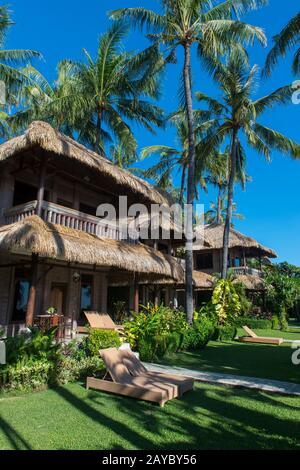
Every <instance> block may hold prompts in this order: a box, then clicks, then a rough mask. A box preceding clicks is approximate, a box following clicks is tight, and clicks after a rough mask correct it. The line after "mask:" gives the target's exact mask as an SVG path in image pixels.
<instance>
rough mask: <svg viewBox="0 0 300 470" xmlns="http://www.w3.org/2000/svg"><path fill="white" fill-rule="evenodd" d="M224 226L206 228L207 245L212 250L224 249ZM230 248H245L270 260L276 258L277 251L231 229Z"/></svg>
mask: <svg viewBox="0 0 300 470" xmlns="http://www.w3.org/2000/svg"><path fill="white" fill-rule="evenodd" d="M223 233H224V224H216V223H213V224H209V225H205V227H204V241H205V244H206V245H208V246H210V247H211V248H212V249H222V248H223ZM229 248H245V249H246V250H247V251H250V252H253V253H257V254H261V256H267V257H269V258H276V257H277V255H276V253H275V251H273V250H271V248H268V247H266V246H263V245H261V244H260V243H258V242H257V241H256V240H254V238H251V237H248V236H246V235H244V234H242V233H241V232H238V231H237V230H235V229H233V228H231V229H230V235H229Z"/></svg>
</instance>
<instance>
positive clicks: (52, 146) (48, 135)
mask: <svg viewBox="0 0 300 470" xmlns="http://www.w3.org/2000/svg"><path fill="white" fill-rule="evenodd" d="M34 146H38V147H40V148H41V149H43V150H45V151H49V152H53V153H54V154H57V155H63V156H65V157H68V158H70V159H74V160H77V161H79V162H80V163H82V164H84V165H86V166H88V167H89V168H90V169H92V170H94V171H95V172H98V173H99V174H102V175H105V176H107V177H109V178H111V179H112V180H113V181H114V182H115V183H117V184H119V185H121V186H124V187H126V188H128V189H130V190H131V191H134V192H136V193H138V194H140V195H142V196H143V197H144V198H145V199H146V200H148V201H149V202H151V203H155V204H166V205H169V204H170V202H171V200H170V199H169V198H168V196H167V195H166V194H162V193H161V192H160V191H159V190H158V189H156V188H154V186H152V185H151V184H149V183H147V182H146V181H144V180H143V179H141V178H138V177H137V176H134V175H132V174H131V173H130V172H129V171H126V170H123V169H121V168H119V167H118V166H116V165H114V164H113V163H111V162H110V161H109V160H107V159H106V158H104V157H101V156H100V155H98V154H97V153H95V152H93V151H91V150H89V149H87V148H86V147H84V146H83V145H81V144H79V143H78V142H76V141H75V140H73V139H71V138H70V137H67V136H66V135H64V134H61V133H60V132H58V131H57V130H55V129H53V127H52V126H51V125H50V124H48V123H46V122H43V121H33V122H32V123H31V124H30V126H29V127H28V130H27V131H26V132H25V134H23V135H21V136H19V137H15V138H13V139H11V140H9V141H7V142H5V143H4V144H2V145H0V161H4V160H6V159H8V158H11V157H13V156H14V155H16V154H18V153H20V152H23V151H25V150H28V149H30V148H32V147H34Z"/></svg>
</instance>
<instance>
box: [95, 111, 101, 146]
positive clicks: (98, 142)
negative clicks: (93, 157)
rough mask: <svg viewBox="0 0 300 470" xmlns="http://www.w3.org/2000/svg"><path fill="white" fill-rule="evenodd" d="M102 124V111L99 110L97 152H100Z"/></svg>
mask: <svg viewBox="0 0 300 470" xmlns="http://www.w3.org/2000/svg"><path fill="white" fill-rule="evenodd" d="M101 126H102V111H101V110H99V111H98V114H97V125H96V127H97V128H96V141H95V147H94V151H95V152H96V153H98V152H99V146H100V142H101Z"/></svg>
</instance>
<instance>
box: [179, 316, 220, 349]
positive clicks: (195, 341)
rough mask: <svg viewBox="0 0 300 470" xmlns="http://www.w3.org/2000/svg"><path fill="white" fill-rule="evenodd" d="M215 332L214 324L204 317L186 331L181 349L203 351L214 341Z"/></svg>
mask: <svg viewBox="0 0 300 470" xmlns="http://www.w3.org/2000/svg"><path fill="white" fill-rule="evenodd" d="M214 330H215V326H214V323H213V322H212V321H211V320H210V319H209V318H207V317H206V316H204V315H202V316H201V317H200V318H199V319H198V320H195V321H194V323H193V325H192V326H190V327H189V328H188V329H187V330H186V331H185V334H184V339H183V342H182V346H181V349H182V350H185V351H195V350H197V349H203V348H204V347H205V346H206V345H207V343H208V342H209V341H210V340H211V339H212V337H213V334H214Z"/></svg>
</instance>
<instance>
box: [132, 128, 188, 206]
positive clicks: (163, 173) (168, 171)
mask: <svg viewBox="0 0 300 470" xmlns="http://www.w3.org/2000/svg"><path fill="white" fill-rule="evenodd" d="M174 125H175V127H176V134H177V142H178V148H174V147H169V146H167V145H151V146H149V147H145V148H144V149H143V150H142V152H141V157H142V158H146V157H148V156H151V157H155V156H157V155H159V161H158V162H157V163H156V164H154V165H152V166H151V167H150V168H148V169H147V170H144V171H143V176H144V177H145V178H149V179H152V180H154V182H155V184H156V185H157V186H158V187H159V188H161V189H163V190H164V191H167V190H168V189H169V188H171V187H174V185H173V178H172V175H173V173H174V172H176V171H177V172H181V178H180V179H181V185H180V194H179V202H180V203H182V201H183V195H184V190H185V179H186V168H187V164H188V127H187V124H186V121H185V120H184V119H176V120H175V121H174Z"/></svg>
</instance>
